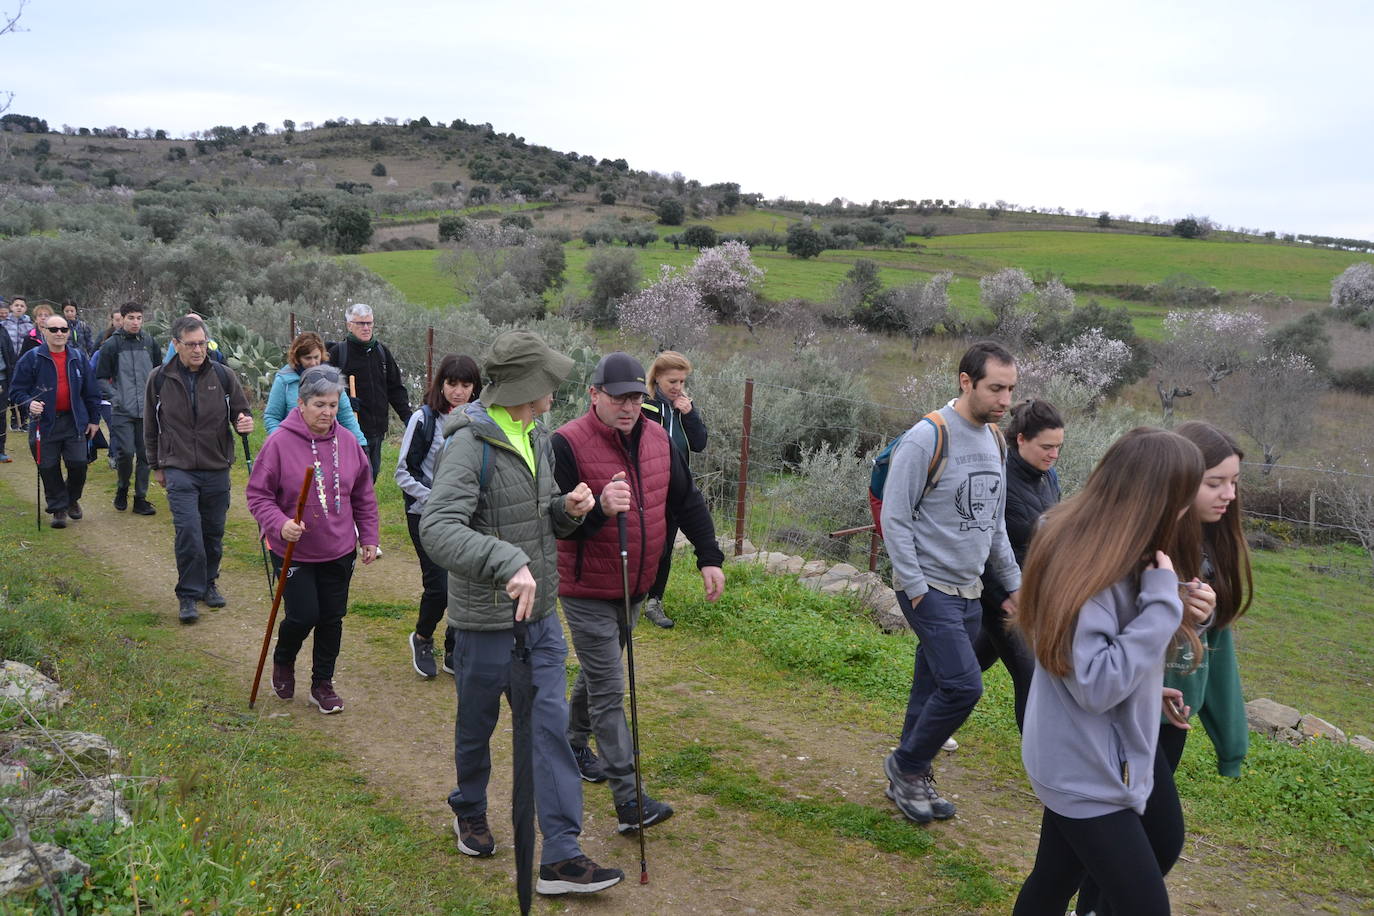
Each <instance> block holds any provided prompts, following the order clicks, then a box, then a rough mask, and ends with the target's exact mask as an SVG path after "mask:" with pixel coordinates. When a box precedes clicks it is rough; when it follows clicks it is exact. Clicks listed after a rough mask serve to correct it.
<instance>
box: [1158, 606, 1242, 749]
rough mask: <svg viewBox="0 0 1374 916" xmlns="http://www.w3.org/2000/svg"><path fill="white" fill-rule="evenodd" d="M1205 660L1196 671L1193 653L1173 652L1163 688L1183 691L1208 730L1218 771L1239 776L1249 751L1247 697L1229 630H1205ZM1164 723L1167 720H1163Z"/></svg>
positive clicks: (1165, 668)
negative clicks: (1246, 714) (1241, 687)
mask: <svg viewBox="0 0 1374 916" xmlns="http://www.w3.org/2000/svg"><path fill="white" fill-rule="evenodd" d="M1201 637H1202V647H1203V655H1202V661H1201V663H1200V664H1199V665H1198V666H1197V668H1196V669H1194V670H1193V671H1191V672H1190V671H1189V670H1188V669H1189V668H1190V667H1192V664H1193V653H1192V651H1191V650H1190V649H1189V648H1188V647H1187V646H1186V645H1185V646H1184V647H1183V648H1182V649H1180V650H1174V651H1173V652H1172V653H1171V655H1170V657H1169V661H1168V664H1166V665H1165V667H1164V686H1165V687H1173V688H1176V689H1178V690H1181V691H1183V702H1184V703H1185V704H1187V705H1188V706H1191V707H1192V710H1193V713H1194V714H1196V715H1197V716H1198V717H1200V718H1201V719H1202V724H1203V725H1205V726H1206V727H1207V737H1209V738H1211V739H1212V746H1213V747H1215V748H1216V751H1217V771H1218V772H1219V773H1221V775H1222V776H1239V775H1240V765H1241V764H1242V763H1243V762H1244V761H1245V753H1246V751H1248V750H1249V749H1250V728H1249V725H1248V724H1247V722H1246V720H1245V698H1244V697H1242V696H1241V693H1240V668H1239V667H1238V666H1237V665H1236V644H1235V637H1234V636H1233V634H1232V632H1231V628H1230V627H1226V628H1225V629H1223V630H1205V631H1204V632H1203V633H1202V634H1201ZM1160 721H1162V722H1165V723H1167V722H1168V719H1167V718H1164V717H1161V720H1160Z"/></svg>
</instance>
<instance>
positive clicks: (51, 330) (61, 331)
mask: <svg viewBox="0 0 1374 916" xmlns="http://www.w3.org/2000/svg"><path fill="white" fill-rule="evenodd" d="M43 330H45V331H47V332H48V333H49V334H70V333H71V330H72V329H71V328H69V327H67V326H66V325H65V324H64V325H62V327H60V328H53V327H47V328H44V329H43Z"/></svg>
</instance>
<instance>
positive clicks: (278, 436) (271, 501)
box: [248, 410, 377, 563]
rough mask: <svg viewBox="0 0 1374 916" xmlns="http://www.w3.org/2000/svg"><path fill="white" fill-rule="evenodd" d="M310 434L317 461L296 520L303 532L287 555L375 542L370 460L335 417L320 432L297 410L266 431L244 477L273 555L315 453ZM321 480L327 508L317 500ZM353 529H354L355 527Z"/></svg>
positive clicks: (329, 556)
mask: <svg viewBox="0 0 1374 916" xmlns="http://www.w3.org/2000/svg"><path fill="white" fill-rule="evenodd" d="M335 436H337V437H338V439H339V506H340V510H341V511H336V510H335V508H334V442H333V441H332V440H333V438H334V437H335ZM312 439H314V440H315V449H316V451H317V452H318V453H319V457H320V467H319V470H317V471H316V472H315V476H316V482H315V483H314V484H311V486H310V496H309V498H308V499H307V500H306V502H305V514H304V515H303V516H302V518H301V521H302V523H303V524H304V525H305V534H304V535H302V536H301V539H300V541H298V542H297V543H296V552H295V553H294V554H292V558H293V559H295V560H297V561H299V562H302V563H323V562H325V561H328V560H337V559H338V558H339V557H342V556H345V555H346V554H349V553H352V552H353V551H354V550H356V549H357V546H358V544H360V543H361V544H376V543H377V496H376V494H375V493H374V492H373V490H372V466H371V465H370V464H369V463H368V460H367V454H366V453H365V452H364V451H363V449H362V446H360V445H358V440H357V439H355V438H354V437H353V434H352V433H350V432H349V431H348V430H346V429H344V428H343V427H342V426H340V425H339V424H338V423H337V422H336V423H335V424H334V425H333V427H332V428H331V429H330V430H329V432H328V433H327V434H326V435H324V436H314V435H312V434H311V432H310V429H309V428H308V427H307V426H306V425H305V420H304V419H302V418H301V412H300V411H299V410H293V411H291V412H290V413H289V414H287V415H286V419H284V420H282V422H281V425H280V426H278V427H277V430H276V432H275V433H273V434H272V435H270V436H268V437H267V441H265V442H264V443H263V444H262V451H260V452H258V457H257V460H256V461H255V462H254V463H253V475H252V476H251V477H249V478H248V511H249V512H252V513H253V518H255V519H257V522H258V527H259V528H260V529H261V530H262V531H263V533H264V534H266V535H267V546H268V547H270V548H271V549H272V552H273V553H275V554H277V556H282V555H283V554H285V553H286V542H285V541H283V540H282V539H281V526H282V525H284V524H286V523H287V522H289V521H291V518H292V517H293V516H294V515H295V512H296V499H297V497H299V496H300V492H301V483H302V482H303V481H304V480H305V471H306V468H309V467H312V466H313V465H314V463H315V457H314V455H312V454H311V452H310V441H311V440H312ZM321 483H322V484H323V486H324V495H325V503H326V504H327V505H328V508H329V511H328V512H327V513H326V512H325V509H324V507H322V506H321V505H320V484H321ZM355 526H356V528H357V531H356V533H355V531H354V527H355Z"/></svg>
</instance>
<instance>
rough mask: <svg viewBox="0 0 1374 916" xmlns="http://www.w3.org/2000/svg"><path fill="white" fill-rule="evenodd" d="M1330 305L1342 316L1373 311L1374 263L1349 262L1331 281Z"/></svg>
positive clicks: (1351, 316)
mask: <svg viewBox="0 0 1374 916" xmlns="http://www.w3.org/2000/svg"><path fill="white" fill-rule="evenodd" d="M1331 307H1332V308H1333V309H1335V310H1336V313H1337V314H1338V315H1340V316H1341V317H1342V318H1348V319H1356V318H1358V317H1360V316H1363V315H1369V314H1370V313H1374V264H1370V263H1369V262H1368V261H1361V262H1359V263H1358V264H1351V265H1350V266H1349V267H1347V268H1346V269H1345V270H1343V271H1341V273H1340V274H1339V275H1338V276H1337V277H1336V278H1335V279H1334V280H1332V281H1331Z"/></svg>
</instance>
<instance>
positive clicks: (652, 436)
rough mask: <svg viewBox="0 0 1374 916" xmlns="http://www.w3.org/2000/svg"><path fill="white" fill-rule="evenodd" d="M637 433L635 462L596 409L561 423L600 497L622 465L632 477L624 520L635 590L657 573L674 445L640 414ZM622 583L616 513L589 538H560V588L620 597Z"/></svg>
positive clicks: (570, 593)
mask: <svg viewBox="0 0 1374 916" xmlns="http://www.w3.org/2000/svg"><path fill="white" fill-rule="evenodd" d="M638 433H639V461H638V463H637V464H636V463H635V462H634V461H633V459H632V458H631V456H630V453H629V452H628V451H627V450H626V448H625V445H624V443H623V441H622V440H621V438H620V433H619V432H617V431H616V430H614V429H612V428H611V427H609V426H607V425H606V424H605V423H602V422H601V421H600V420H599V419H597V417H596V414H595V412H594V411H591V410H589V411H587V412H586V413H585V414H583V415H582V416H580V417H578V418H577V419H576V420H570V421H569V422H567V423H564V424H563V425H562V426H560V427H559V428H558V435H560V436H562V437H563V438H564V439H565V440H566V441H567V443H568V446H569V447H570V448H571V449H572V453H573V457H574V458H575V459H576V460H577V473H578V475H579V477H580V478H581V479H582V480H583V481H585V482H586V484H587V486H589V487H591V489H592V492H593V493H595V494H597V496H598V497H599V496H600V495H601V491H602V489H603V488H605V486H606V484H608V483H610V482H611V478H612V477H614V476H615V475H616V474H617V473H618V472H620V471H624V472H625V476H626V479H627V480H628V481H629V482H630V489H631V491H632V493H633V496H632V497H631V500H632V503H633V505H632V507H631V509H630V511H629V513H628V515H627V517H626V522H627V534H628V544H629V561H630V594H631V595H642V594H644V593H645V592H647V591H648V590H649V589H650V587H652V586H653V584H654V577H655V576H657V575H658V562H659V560H660V559H661V558H662V556H663V542H664V540H665V539H666V538H667V535H668V522H667V515H666V507H667V503H668V482H669V480H670V478H671V477H672V466H673V465H672V452H671V451H670V449H672V447H673V446H672V443H670V442H669V441H668V434H667V433H665V432H664V431H663V427H661V426H659V425H658V424H656V423H650V422H648V421H647V420H645V419H644V418H643V417H640V420H639V429H638ZM621 587H622V586H621V582H620V535H619V533H618V531H617V526H616V523H615V521H614V519H611V520H608V521H607V523H606V524H605V525H604V526H603V527H602V528H601V530H600V531H598V532H597V533H596V534H594V535H593V536H592V537H590V538H588V539H586V540H581V541H563V540H560V541H559V542H558V594H560V595H564V596H566V597H568V598H600V599H603V600H607V601H610V600H616V599H619V598H620V597H621V595H622V591H621Z"/></svg>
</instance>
